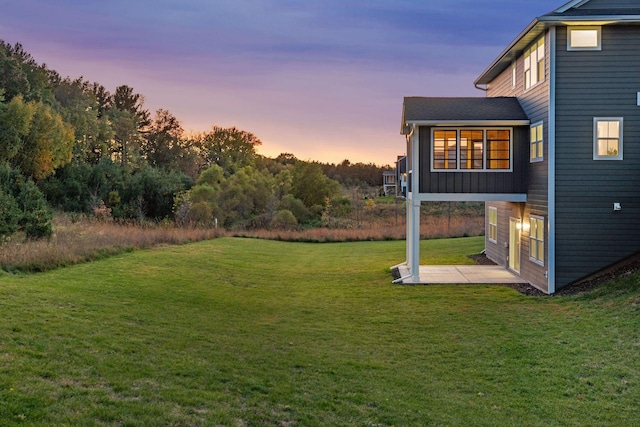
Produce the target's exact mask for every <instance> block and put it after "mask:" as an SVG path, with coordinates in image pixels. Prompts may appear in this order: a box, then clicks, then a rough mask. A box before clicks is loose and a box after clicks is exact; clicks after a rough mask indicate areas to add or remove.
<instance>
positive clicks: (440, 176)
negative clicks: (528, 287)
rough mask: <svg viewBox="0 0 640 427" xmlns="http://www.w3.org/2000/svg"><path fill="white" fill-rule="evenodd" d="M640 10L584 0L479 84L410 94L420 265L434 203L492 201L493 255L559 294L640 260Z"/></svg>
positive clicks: (410, 227) (415, 248)
mask: <svg viewBox="0 0 640 427" xmlns="http://www.w3.org/2000/svg"><path fill="white" fill-rule="evenodd" d="M639 53H640V4H639V2H638V1H630V0H617V1H616V0H574V1H570V2H568V3H566V4H564V5H563V6H561V7H559V8H558V9H556V10H554V11H552V12H550V13H548V14H546V15H543V16H540V17H538V18H535V19H534V20H533V21H532V22H531V24H529V25H528V26H527V27H526V28H525V29H524V30H523V31H522V33H521V34H520V35H518V37H517V38H516V39H515V40H514V41H513V42H511V44H509V45H508V46H507V47H506V48H505V50H504V51H503V52H502V53H500V55H499V56H498V57H497V58H496V59H495V60H493V62H491V64H490V65H489V67H488V68H487V69H486V70H485V71H484V72H483V73H482V74H481V75H480V76H479V77H478V78H477V79H476V81H475V82H474V83H475V85H476V87H477V88H478V89H481V90H483V91H485V92H486V93H485V95H486V96H483V97H478V98H425V97H408V98H405V99H404V105H403V115H402V133H403V134H404V135H406V138H407V173H408V177H409V178H408V182H409V188H408V192H407V264H408V267H409V270H410V274H411V281H412V282H416V283H419V282H420V272H419V268H418V266H419V259H420V258H419V257H420V246H419V239H420V234H419V230H420V204H421V203H425V202H426V203H428V202H431V201H482V202H485V213H486V215H485V216H486V220H485V221H486V224H485V226H486V233H485V234H486V236H485V245H486V254H487V256H488V257H489V258H490V259H492V260H493V261H495V262H496V263H498V264H500V265H502V266H504V267H505V268H508V269H509V270H511V271H512V272H514V273H516V274H518V275H519V276H520V277H522V278H523V279H525V280H526V281H528V282H530V283H531V284H532V285H534V286H536V287H538V288H539V289H541V290H543V291H544V292H547V293H549V294H553V293H554V292H556V291H557V290H559V289H560V288H562V287H564V286H566V285H568V284H570V283H572V282H575V281H577V280H580V279H581V278H584V277H586V276H588V275H591V274H593V273H596V272H598V271H599V270H602V269H604V268H606V267H608V266H610V265H612V264H614V263H616V262H618V261H620V260H623V259H624V258H626V257H629V256H631V255H633V254H635V253H638V252H640V144H639V143H638V141H640V54H639Z"/></svg>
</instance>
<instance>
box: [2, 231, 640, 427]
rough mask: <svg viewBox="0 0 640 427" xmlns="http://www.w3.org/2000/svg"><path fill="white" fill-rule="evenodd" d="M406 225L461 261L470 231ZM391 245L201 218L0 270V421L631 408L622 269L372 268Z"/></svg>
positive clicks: (461, 416)
mask: <svg viewBox="0 0 640 427" xmlns="http://www.w3.org/2000/svg"><path fill="white" fill-rule="evenodd" d="M422 245H423V247H422V255H423V257H424V262H431V263H470V260H469V259H468V258H466V255H468V254H472V253H477V252H478V251H480V250H481V249H482V245H483V238H482V237H480V238H475V237H474V238H463V239H462V238H461V239H452V240H433V241H425V242H423V243H422ZM404 251H405V247H404V242H402V241H399V242H393V241H391V242H362V243H333V244H306V243H286V242H274V241H265V240H253V239H234V238H221V239H216V240H211V241H206V242H200V243H194V244H189V245H184V246H172V247H164V248H160V249H156V250H149V251H137V252H133V253H128V254H124V255H121V256H115V257H113V258H109V259H104V260H101V261H97V262H93V263H87V264H82V265H76V266H73V267H69V268H65V269H59V270H55V271H50V272H47V273H41V274H33V275H24V276H10V275H7V274H5V275H3V276H0V318H1V319H2V320H1V321H0V328H1V329H0V420H2V421H1V423H0V424H2V425H14V424H15V425H47V426H49V425H74V426H75V425H82V426H92V425H95V426H102V425H106V426H121V425H122V426H160V425H176V426H191V425H193V426H196V425H213V426H216V425H222V426H316V425H318V426H320V425H321V426H325V425H331V426H391V425H395V426H417V425H428V426H431V425H434V426H525V425H526V426H586V425H588V426H633V425H639V424H640V407H639V406H638V402H639V401H640V368H639V367H640V320H639V316H638V315H639V307H640V305H639V304H640V290H639V285H638V283H639V282H640V278H639V277H638V276H637V275H633V276H629V277H627V278H624V279H622V280H620V281H617V282H612V283H610V284H608V285H606V286H605V287H603V288H602V289H599V290H597V291H595V292H594V293H593V294H590V295H587V296H578V297H575V296H574V297H526V296H523V295H520V294H518V293H517V292H515V291H513V290H511V289H509V288H506V287H500V286H478V285H475V286H397V285H392V284H391V276H390V274H389V271H388V268H389V267H390V266H391V265H393V264H396V263H398V262H400V261H402V260H403V258H404Z"/></svg>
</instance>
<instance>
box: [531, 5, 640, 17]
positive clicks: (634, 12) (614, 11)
mask: <svg viewBox="0 0 640 427" xmlns="http://www.w3.org/2000/svg"><path fill="white" fill-rule="evenodd" d="M639 15H640V8H638V7H634V8H610V9H586V8H572V9H569V10H567V11H566V12H551V13H548V14H546V15H544V16H548V17H553V16H581V17H592V16H612V17H621V16H639Z"/></svg>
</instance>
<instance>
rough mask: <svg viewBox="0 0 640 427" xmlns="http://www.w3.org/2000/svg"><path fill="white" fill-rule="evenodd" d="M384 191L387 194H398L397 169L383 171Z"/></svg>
mask: <svg viewBox="0 0 640 427" xmlns="http://www.w3.org/2000/svg"><path fill="white" fill-rule="evenodd" d="M382 191H383V193H384V195H385V196H395V194H396V171H383V172H382Z"/></svg>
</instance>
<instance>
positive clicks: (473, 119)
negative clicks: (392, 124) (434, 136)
mask: <svg viewBox="0 0 640 427" xmlns="http://www.w3.org/2000/svg"><path fill="white" fill-rule="evenodd" d="M528 121H529V118H528V117H527V115H526V114H525V112H524V111H523V110H522V107H521V106H520V103H519V102H518V100H517V99H516V98H513V97H497V98H487V97H476V98H428V97H419V96H411V97H406V98H405V99H404V105H403V111H402V125H403V126H404V125H405V124H408V123H425V124H426V123H432V124H436V123H442V124H447V123H452V122H457V123H460V124H464V123H469V124H473V123H479V122H486V123H491V122H496V123H498V122H502V123H507V122H522V123H525V122H526V123H528Z"/></svg>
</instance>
